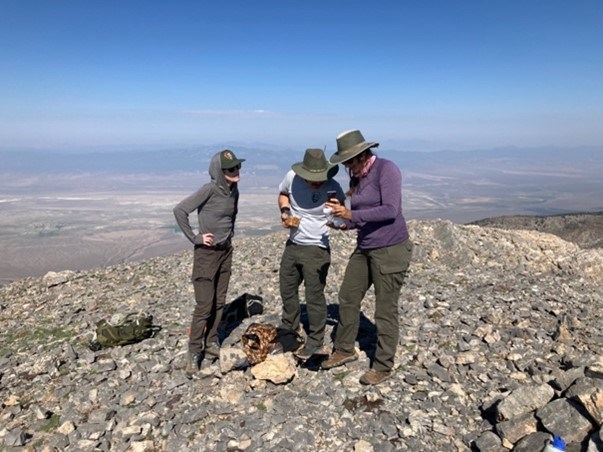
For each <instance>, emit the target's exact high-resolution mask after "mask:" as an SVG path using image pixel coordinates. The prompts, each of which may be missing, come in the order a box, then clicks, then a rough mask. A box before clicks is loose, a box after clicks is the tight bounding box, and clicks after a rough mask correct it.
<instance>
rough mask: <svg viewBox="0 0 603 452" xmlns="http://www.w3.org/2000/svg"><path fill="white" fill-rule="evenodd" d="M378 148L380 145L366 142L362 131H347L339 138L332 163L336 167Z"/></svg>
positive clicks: (331, 159)
mask: <svg viewBox="0 0 603 452" xmlns="http://www.w3.org/2000/svg"><path fill="white" fill-rule="evenodd" d="M377 146H379V143H373V142H368V141H366V140H365V139H364V137H363V136H362V134H361V133H360V130H347V131H345V132H342V133H340V134H339V135H338V136H337V152H336V153H335V154H333V155H332V156H331V158H330V162H331V163H332V164H334V165H336V164H338V163H343V162H345V161H347V160H350V159H353V158H354V157H356V156H357V155H358V154H360V153H361V152H364V151H366V150H367V149H370V148H376V147H377Z"/></svg>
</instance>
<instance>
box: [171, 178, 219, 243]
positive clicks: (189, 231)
mask: <svg viewBox="0 0 603 452" xmlns="http://www.w3.org/2000/svg"><path fill="white" fill-rule="evenodd" d="M210 196H211V188H210V187H209V185H208V184H206V185H204V186H203V187H201V188H200V189H199V190H197V191H196V192H195V193H193V194H192V195H190V196H188V197H187V198H185V199H183V200H182V201H180V202H179V203H178V205H177V206H176V207H174V217H175V218H176V223H178V226H179V227H180V229H181V230H182V232H183V233H184V235H185V236H186V238H187V239H188V240H189V241H190V242H191V243H192V244H193V245H195V244H201V240H199V243H197V242H196V240H195V239H196V237H197V236H198V234H195V232H194V231H193V228H191V224H190V222H189V218H188V217H189V215H190V214H191V213H192V212H194V211H195V210H200V209H202V208H203V205H204V204H205V203H206V202H207V200H208V199H209V198H210Z"/></svg>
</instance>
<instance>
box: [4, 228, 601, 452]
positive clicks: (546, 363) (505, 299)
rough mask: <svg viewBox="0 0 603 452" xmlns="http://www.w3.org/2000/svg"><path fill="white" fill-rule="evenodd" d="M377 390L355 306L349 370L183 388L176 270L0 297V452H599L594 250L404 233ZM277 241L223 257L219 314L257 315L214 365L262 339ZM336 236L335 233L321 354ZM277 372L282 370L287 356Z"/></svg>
mask: <svg viewBox="0 0 603 452" xmlns="http://www.w3.org/2000/svg"><path fill="white" fill-rule="evenodd" d="M410 230H411V234H412V237H413V240H414V242H415V244H416V247H415V257H414V262H413V265H412V268H411V270H410V272H409V275H408V278H407V283H406V286H405V287H404V289H403V293H402V296H401V298H400V327H401V336H400V344H399V347H398V353H397V363H396V367H395V373H394V376H393V377H392V378H391V379H389V380H387V381H386V382H384V383H382V384H381V385H379V386H376V387H366V386H362V385H360V384H359V382H358V378H359V376H360V375H361V374H362V373H363V372H364V371H365V370H366V369H367V368H368V366H369V360H370V357H371V355H372V353H373V343H374V334H375V329H374V325H373V323H372V321H371V319H372V309H373V304H374V295H373V294H372V292H371V293H369V294H368V295H367V297H366V298H365V301H364V302H363V316H362V318H361V330H360V334H359V342H358V351H359V353H360V356H361V359H360V360H359V361H357V362H353V363H350V364H348V365H346V366H344V367H341V368H336V369H332V370H329V371H323V370H318V369H317V363H316V362H315V361H311V362H309V363H306V364H305V365H298V366H297V367H295V368H294V375H293V376H292V377H291V379H290V380H288V381H287V382H285V383H279V384H276V383H273V382H271V381H269V380H264V379H261V378H256V377H255V376H254V374H253V373H252V370H253V368H242V369H238V370H231V369H229V368H225V367H224V364H223V365H222V367H221V366H220V362H215V363H211V362H209V361H207V362H204V363H203V368H202V371H201V372H200V373H199V376H198V377H197V378H194V379H192V380H189V379H187V378H186V376H185V373H184V370H183V366H184V353H185V351H186V344H187V333H186V332H187V328H188V326H189V321H190V316H191V312H192V308H193V292H192V286H191V284H190V282H189V275H190V273H191V253H190V252H184V253H181V254H177V255H173V256H170V257H163V258H154V259H149V260H145V261H142V262H139V263H133V264H128V265H119V266H113V267H107V268H101V269H96V270H92V271H78V272H63V273H60V274H54V275H53V274H49V275H47V276H46V277H45V278H44V279H41V278H39V279H34V278H29V279H25V280H20V281H16V282H14V283H12V284H10V285H7V286H4V287H2V288H0V321H1V323H2V329H1V333H0V341H1V342H0V344H1V345H0V347H1V349H0V449H2V448H3V449H4V450H12V449H16V448H25V449H26V450H40V451H41V450H44V451H49V450H94V449H98V450H116V451H126V450H132V451H144V450H147V451H150V450H170V451H172V450H220V451H235V450H308V451H310V450H312V451H314V450H321V451H322V450H329V451H331V450H332V451H341V450H355V451H371V450H374V451H383V450H385V451H387V450H413V451H449V450H460V451H469V450H479V451H503V450H508V449H511V448H513V447H514V450H520V451H538V450H541V449H542V447H543V446H544V444H545V442H546V441H547V439H549V438H550V437H551V435H550V434H551V433H556V434H560V435H562V436H564V437H565V438H566V440H567V442H568V450H569V451H579V450H588V451H589V452H592V451H597V450H603V438H602V435H603V434H602V433H601V424H602V422H603V380H602V378H603V332H602V327H603V320H602V319H603V290H602V289H603V287H602V282H603V250H602V249H600V248H592V249H583V248H580V247H579V246H577V245H575V244H573V243H570V242H566V241H563V240H561V239H560V238H558V237H556V236H554V235H550V234H545V233H539V232H531V231H523V230H522V231H506V230H502V229H494V228H486V227H479V226H461V225H455V224H452V223H450V222H445V221H418V222H417V221H412V222H410ZM285 237H286V236H285V234H284V232H279V233H275V234H272V235H266V236H260V237H248V238H241V239H238V240H235V246H236V250H235V261H234V274H233V277H232V281H231V286H230V290H229V300H234V299H236V298H237V297H239V296H241V295H243V294H245V293H247V294H252V295H258V296H261V297H262V298H263V301H264V313H263V314H262V315H260V316H255V317H252V318H251V319H245V320H244V321H243V322H242V323H240V324H238V325H236V324H235V325H230V324H226V325H224V328H223V333H224V335H225V337H224V350H225V356H226V352H227V351H232V352H236V351H238V350H239V349H240V335H241V332H242V331H244V329H245V328H246V326H247V325H248V324H249V323H250V322H252V321H262V322H270V323H273V324H277V322H278V318H279V311H280V298H279V293H278V266H279V260H280V255H281V252H282V248H283V244H284V241H285ZM353 243H354V240H353V236H352V234H346V233H335V234H334V237H333V243H332V247H333V251H332V260H333V265H332V269H331V272H330V276H329V282H328V287H327V290H326V296H327V301H328V303H329V317H330V318H329V325H328V340H329V341H331V340H332V332H333V327H334V325H335V321H336V318H337V288H338V285H339V283H340V281H341V277H342V275H343V272H344V269H345V263H346V260H347V257H348V256H349V254H350V252H351V251H352V249H353ZM134 311H145V312H148V313H151V314H153V315H154V317H155V322H156V323H157V324H158V325H160V326H161V327H162V330H161V332H160V333H159V334H158V335H157V336H156V337H154V338H151V339H147V340H145V341H143V342H140V343H138V344H134V345H129V346H125V347H118V348H111V349H106V350H100V351H96V352H94V351H91V350H90V349H88V348H87V346H86V343H87V341H88V340H89V339H90V338H91V336H92V334H93V332H94V329H95V323H96V322H97V321H98V320H100V319H102V318H107V319H110V318H112V317H115V315H116V314H118V313H128V312H134ZM281 358H283V359H285V360H288V362H294V361H292V358H291V356H290V354H285V355H282V356H281Z"/></svg>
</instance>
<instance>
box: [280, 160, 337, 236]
mask: <svg viewBox="0 0 603 452" xmlns="http://www.w3.org/2000/svg"><path fill="white" fill-rule="evenodd" d="M278 188H279V191H280V193H282V194H284V195H289V202H290V203H291V215H293V216H295V217H299V218H300V222H299V227H297V228H291V229H289V238H290V239H291V241H292V242H293V243H296V244H298V245H316V246H320V247H323V248H328V247H329V228H328V227H327V226H326V225H327V217H326V216H325V214H324V212H323V207H324V204H325V202H327V192H328V191H336V192H337V195H336V198H337V199H339V200H340V201H342V202H343V200H344V199H345V194H344V193H343V190H342V189H341V185H339V182H337V181H336V180H334V179H329V180H327V181H325V182H323V184H322V185H321V186H320V188H318V189H314V188H312V187H310V185H308V183H307V182H306V181H305V180H303V179H302V178H301V177H299V176H297V175H296V174H295V172H294V171H293V170H290V171H289V172H288V173H287V175H286V176H285V178H284V179H283V181H282V182H281V184H280V185H279V187H278Z"/></svg>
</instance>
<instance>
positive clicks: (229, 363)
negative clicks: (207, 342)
mask: <svg viewBox="0 0 603 452" xmlns="http://www.w3.org/2000/svg"><path fill="white" fill-rule="evenodd" d="M248 365H249V363H248V362H247V355H246V354H245V352H244V351H243V349H241V347H222V348H221V349H220V372H222V373H223V374H226V373H228V372H230V371H231V370H235V369H244V368H245V367H247V366H248Z"/></svg>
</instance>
